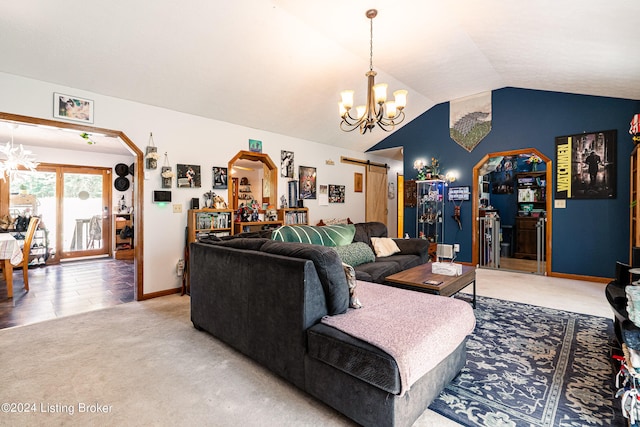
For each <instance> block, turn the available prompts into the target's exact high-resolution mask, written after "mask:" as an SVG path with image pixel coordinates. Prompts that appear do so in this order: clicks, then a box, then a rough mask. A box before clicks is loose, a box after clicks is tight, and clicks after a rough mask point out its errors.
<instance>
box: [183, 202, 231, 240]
mask: <svg viewBox="0 0 640 427" xmlns="http://www.w3.org/2000/svg"><path fill="white" fill-rule="evenodd" d="M232 234H233V210H231V209H206V208H205V209H189V216H188V218H187V243H191V242H195V241H197V240H198V239H199V238H202V237H208V236H218V237H222V236H229V235H232Z"/></svg>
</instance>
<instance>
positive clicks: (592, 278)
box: [549, 271, 613, 283]
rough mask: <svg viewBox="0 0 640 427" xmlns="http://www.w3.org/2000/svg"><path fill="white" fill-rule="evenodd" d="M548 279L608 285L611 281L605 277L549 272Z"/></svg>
mask: <svg viewBox="0 0 640 427" xmlns="http://www.w3.org/2000/svg"><path fill="white" fill-rule="evenodd" d="M549 276H550V277H558V278H560V279H571V280H582V281H585V282H596V283H609V282H610V281H612V280H613V279H611V278H607V277H596V276H583V275H581V274H567V273H556V272H553V271H552V272H551V274H549Z"/></svg>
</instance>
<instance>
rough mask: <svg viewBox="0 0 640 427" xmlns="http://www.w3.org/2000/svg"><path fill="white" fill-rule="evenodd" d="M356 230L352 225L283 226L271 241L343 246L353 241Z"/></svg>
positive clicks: (272, 236) (274, 233) (277, 230)
mask: <svg viewBox="0 0 640 427" xmlns="http://www.w3.org/2000/svg"><path fill="white" fill-rule="evenodd" d="M354 234H356V229H355V226H354V225H353V224H344V225H325V226H323V227H319V226H315V225H285V226H282V227H280V228H278V229H276V230H275V231H274V232H273V234H272V235H271V239H273V240H276V241H280V242H297V243H311V244H314V245H323V246H344V245H348V244H349V243H351V242H352V241H353V235H354Z"/></svg>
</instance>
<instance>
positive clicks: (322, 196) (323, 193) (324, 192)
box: [318, 184, 329, 206]
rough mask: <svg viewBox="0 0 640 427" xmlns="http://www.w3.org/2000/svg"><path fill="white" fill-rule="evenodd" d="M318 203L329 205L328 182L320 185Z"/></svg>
mask: <svg viewBox="0 0 640 427" xmlns="http://www.w3.org/2000/svg"><path fill="white" fill-rule="evenodd" d="M318 205H319V206H329V186H328V185H327V184H320V185H319V186H318Z"/></svg>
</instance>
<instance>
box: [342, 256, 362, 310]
mask: <svg viewBox="0 0 640 427" xmlns="http://www.w3.org/2000/svg"><path fill="white" fill-rule="evenodd" d="M342 268H343V269H344V275H345V276H346V278H347V283H348V284H349V307H351V308H362V304H361V303H360V300H359V299H358V296H357V295H356V285H357V284H358V282H357V281H356V271H355V270H354V269H353V267H351V266H350V265H349V264H345V263H344V262H343V263H342Z"/></svg>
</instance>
